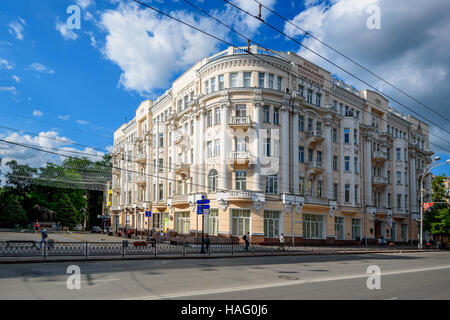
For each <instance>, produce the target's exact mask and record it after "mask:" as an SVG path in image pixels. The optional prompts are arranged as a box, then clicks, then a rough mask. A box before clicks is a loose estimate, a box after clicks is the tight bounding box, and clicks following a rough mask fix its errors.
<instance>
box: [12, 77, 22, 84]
mask: <svg viewBox="0 0 450 320" xmlns="http://www.w3.org/2000/svg"><path fill="white" fill-rule="evenodd" d="M12 78H13V79H14V81H16V82H17V83H19V82H20V78H19V77H18V76H12Z"/></svg>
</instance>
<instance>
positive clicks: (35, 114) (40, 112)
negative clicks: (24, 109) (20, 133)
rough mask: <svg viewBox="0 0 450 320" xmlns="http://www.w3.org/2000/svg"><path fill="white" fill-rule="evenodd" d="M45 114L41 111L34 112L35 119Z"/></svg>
mask: <svg viewBox="0 0 450 320" xmlns="http://www.w3.org/2000/svg"><path fill="white" fill-rule="evenodd" d="M43 115H44V114H43V113H42V111H41V110H33V116H35V117H42V116H43Z"/></svg>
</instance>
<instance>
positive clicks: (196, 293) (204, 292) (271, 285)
mask: <svg viewBox="0 0 450 320" xmlns="http://www.w3.org/2000/svg"><path fill="white" fill-rule="evenodd" d="M444 269H450V265H447V266H440V267H430V268H420V269H410V270H398V271H391V272H382V273H381V276H389V275H396V274H403V273H413V272H425V271H433V270H444ZM367 277H369V274H367V273H364V274H358V275H351V276H334V277H326V278H317V279H310V280H293V281H291V282H276V283H267V284H260V285H252V286H241V287H231V288H221V289H211V290H202V291H187V292H178V293H170V294H162V295H158V296H156V295H153V296H146V297H136V298H126V299H123V300H159V299H173V298H181V297H189V296H199V295H208V294H218V293H228V292H236V291H247V290H257V289H267V288H275V287H285V286H292V285H299V284H305V283H316V282H326V281H337V280H348V279H358V278H367Z"/></svg>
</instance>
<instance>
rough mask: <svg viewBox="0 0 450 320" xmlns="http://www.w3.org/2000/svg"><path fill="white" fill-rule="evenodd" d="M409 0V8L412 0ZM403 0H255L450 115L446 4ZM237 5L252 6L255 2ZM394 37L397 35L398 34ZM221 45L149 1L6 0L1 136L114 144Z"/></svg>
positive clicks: (203, 22) (219, 13) (236, 18)
mask: <svg viewBox="0 0 450 320" xmlns="http://www.w3.org/2000/svg"><path fill="white" fill-rule="evenodd" d="M190 1H191V2H193V3H194V4H196V5H197V6H199V7H201V8H202V9H204V10H206V11H208V12H210V13H211V14H213V15H215V16H216V17H218V18H220V19H221V20H222V21H224V22H225V23H228V24H230V25H232V26H233V27H235V28H236V29H238V30H239V31H241V32H243V33H244V34H246V35H248V36H249V37H250V38H252V39H254V40H255V41H257V42H259V43H260V44H262V45H264V46H267V47H270V48H272V49H276V50H283V51H294V52H297V53H299V54H302V55H304V56H305V57H306V58H308V59H311V60H312V61H313V62H316V63H318V64H319V65H321V66H323V67H324V68H326V69H329V70H331V71H332V72H333V73H335V74H337V75H338V76H339V77H340V78H342V79H344V80H345V81H346V82H347V83H349V84H352V85H354V86H355V87H356V88H358V89H362V88H365V87H366V86H364V85H362V84H361V83H358V81H357V80H355V79H352V78H351V77H349V76H348V75H346V74H342V73H341V72H339V71H338V70H334V69H333V68H332V67H331V66H329V65H327V64H326V63H325V62H323V61H321V60H320V58H318V57H316V56H313V55H311V54H310V53H309V52H307V51H305V50H304V49H301V48H300V47H299V46H298V45H297V44H295V43H294V42H292V41H289V40H288V39H287V38H285V37H283V36H280V35H279V34H277V33H276V32H274V31H273V30H270V29H268V28H267V27H264V26H262V25H261V24H260V23H258V22H256V20H254V19H252V18H251V17H248V16H245V15H244V14H242V13H239V12H237V11H236V10H234V9H232V8H231V7H230V6H228V5H226V4H225V2H223V1H220V0H211V1H198V0H190ZM411 1H412V2H416V5H415V6H411ZM411 1H408V0H399V1H396V3H395V5H391V4H390V2H389V1H387V0H378V1H377V0H339V1H338V0H333V1H327V2H324V1H317V0H307V1H286V0H283V1H281V0H265V1H262V2H264V3H266V4H267V5H269V6H270V7H272V8H274V10H276V11H277V12H278V13H280V14H281V15H283V16H286V17H287V18H289V19H293V21H294V22H295V23H297V24H299V25H301V26H302V27H304V28H305V29H308V30H309V31H311V32H312V33H313V34H315V35H317V36H318V37H320V38H321V39H323V40H325V41H326V42H327V43H330V44H331V45H333V46H335V47H336V48H338V49H339V50H342V51H343V52H344V53H346V54H348V55H349V56H351V57H352V58H354V59H356V60H358V61H360V62H361V63H363V64H364V65H365V66H367V67H369V68H370V69H371V70H373V71H375V72H377V73H378V74H380V75H382V76H383V77H385V78H386V79H388V80H389V81H391V82H393V83H394V84H396V85H398V86H399V87H401V88H402V89H404V90H406V91H407V92H409V93H411V94H412V95H414V96H415V97H417V98H419V99H421V101H423V102H425V103H426V104H427V105H429V106H430V107H432V108H433V109H434V110H437V111H439V112H440V113H442V114H445V115H446V116H447V117H450V115H449V113H450V112H449V109H450V108H449V106H448V101H450V99H449V98H450V96H449V92H450V87H449V86H450V85H449V83H450V81H448V80H449V78H450V66H449V60H450V59H448V58H449V57H450V44H449V43H450V41H447V40H448V39H447V38H445V37H447V36H445V35H439V34H436V33H433V30H437V29H438V28H439V29H440V30H446V29H447V28H449V30H450V24H448V22H447V24H446V22H445V21H446V20H448V19H445V18H446V17H445V13H446V12H449V11H448V10H447V9H449V5H448V1H441V0H436V1H434V4H433V5H425V4H423V2H422V1H418V0H411ZM144 2H146V3H148V4H150V5H152V6H155V7H157V8H159V9H161V10H163V11H166V12H170V13H171V14H173V15H175V16H177V17H179V18H181V19H183V20H185V21H189V22H191V23H194V24H196V25H197V26H200V27H201V28H202V29H205V30H208V31H210V32H212V33H214V34H215V35H217V36H219V37H221V38H225V39H226V40H227V41H230V42H232V43H235V44H237V45H245V44H246V42H245V41H244V40H243V39H241V38H239V37H238V36H236V35H234V34H232V33H231V32H229V31H228V30H226V29H225V28H223V27H221V26H218V25H217V24H216V23H215V22H214V21H212V20H210V19H208V18H206V17H204V16H202V15H201V14H199V13H198V12H197V11H195V9H193V8H192V7H190V6H188V5H187V4H186V3H185V2H184V1H183V0H177V1H175V0H169V1H144ZM233 2H234V3H236V4H237V5H239V6H241V7H243V8H245V9H247V10H250V11H252V12H253V13H255V14H256V13H257V6H256V3H255V2H254V1H253V0H234V1H233ZM73 4H76V5H78V6H79V7H80V8H81V29H80V30H73V31H72V30H67V29H66V28H65V27H64V26H65V22H66V20H67V18H68V17H69V15H68V14H67V13H66V10H67V8H68V6H70V5H73ZM374 4H375V5H377V6H379V7H380V8H381V23H382V28H381V30H369V29H368V28H367V27H366V20H367V18H368V17H369V14H368V13H367V8H368V7H369V6H370V5H374ZM402 10H403V11H402ZM400 11H402V12H406V11H410V15H411V17H413V18H414V19H415V23H414V24H411V20H409V21H408V20H407V19H404V17H403V15H402V16H401V17H400V16H398V12H400ZM263 16H264V18H265V19H267V20H268V21H269V22H270V23H271V24H274V25H277V26H278V27H279V28H280V29H283V30H285V31H286V32H287V33H289V34H290V35H292V36H295V37H296V38H297V39H298V40H299V41H304V42H303V43H304V44H306V45H308V46H309V47H311V48H314V49H315V50H316V51H318V52H319V53H321V54H323V55H325V56H327V57H329V58H330V59H335V60H334V61H336V62H337V63H339V64H341V65H342V66H345V67H346V68H348V69H349V70H351V71H352V72H355V73H356V74H358V75H362V76H364V79H366V80H367V81H369V82H371V83H373V84H374V85H376V86H377V87H379V88H380V89H382V90H384V91H386V92H388V93H389V94H391V95H393V96H395V97H396V98H399V99H400V100H401V101H402V102H405V103H407V104H408V106H411V108H413V109H414V110H417V111H418V112H420V113H422V114H425V113H427V116H428V115H429V112H428V111H427V110H424V109H423V107H422V106H419V105H418V104H416V103H414V102H412V101H411V100H409V99H407V98H406V97H404V96H402V95H401V94H399V93H398V92H396V91H394V90H392V89H391V88H389V87H386V85H385V84H384V83H380V82H379V81H378V80H377V79H374V78H373V77H370V76H368V75H367V74H363V73H362V72H361V70H358V69H357V68H356V67H354V66H352V65H351V64H349V62H348V61H345V60H342V58H341V57H336V56H335V55H334V54H333V53H332V52H327V50H326V48H324V47H323V46H320V45H319V44H318V43H315V42H313V40H312V39H304V38H303V37H302V35H301V34H300V33H299V32H298V31H297V30H293V29H292V28H290V27H289V26H286V25H285V23H284V22H283V21H282V20H280V19H279V18H277V17H274V16H273V15H270V13H269V12H267V11H264V10H263ZM430 17H433V18H432V19H431V18H430ZM413 18H411V19H413ZM415 24H420V25H421V28H422V29H426V30H429V31H430V32H429V33H427V34H425V35H421V33H420V32H416V33H414V30H411V28H413V25H415ZM408 25H409V28H407V26H408ZM411 32H413V34H414V35H415V37H414V38H413V37H411V36H410V34H411ZM447 34H448V33H447ZM430 35H431V36H430ZM399 37H400V39H402V40H396V39H399ZM433 37H435V39H434V38H433ZM442 37H444V38H442ZM392 38H393V39H392ZM349 39H352V41H350V40H349ZM380 39H381V40H380ZM355 40H358V41H355ZM434 41H440V42H441V43H442V45H441V46H440V50H433V48H434V46H433V43H434ZM374 42H375V43H376V44H373V43H374ZM225 47H226V46H225V45H224V44H221V43H219V42H217V41H216V40H213V39H209V38H207V37H205V36H203V35H201V34H199V33H198V32H194V31H192V30H188V28H186V27H182V26H180V25H179V24H177V23H174V22H171V21H169V20H168V19H166V18H163V17H161V16H158V15H155V14H154V13H153V12H151V11H149V9H144V8H141V7H139V8H138V7H137V6H135V5H134V4H133V3H132V2H131V1H117V0H58V1H54V0H44V1H35V0H22V1H20V2H18V1H6V2H4V3H2V6H1V8H0V119H1V120H0V126H3V128H2V127H0V138H9V139H11V140H13V141H17V142H29V143H33V144H36V145H40V146H48V147H55V148H61V147H65V148H69V147H70V148H76V149H78V150H83V151H86V152H90V153H96V152H97V150H94V149H86V148H85V147H81V146H73V145H70V144H63V143H57V142H56V141H54V142H53V144H52V143H51V140H50V139H46V138H43V137H53V138H57V139H63V140H67V141H72V142H76V143H78V144H82V145H86V146H89V147H92V148H98V149H100V150H103V151H106V150H107V149H108V148H109V147H110V146H111V145H112V134H113V132H114V130H115V129H116V128H118V127H119V126H120V125H121V124H122V123H123V122H124V121H125V119H130V118H132V117H133V115H134V111H135V109H136V108H137V106H138V105H139V103H140V102H141V101H142V100H144V99H146V98H156V97H157V96H158V95H160V94H161V93H163V92H164V91H165V90H166V89H168V87H169V85H170V83H171V81H173V79H175V78H176V77H177V76H178V75H180V74H181V73H182V72H183V71H184V70H186V69H187V68H189V66H191V65H192V64H193V63H195V62H196V61H198V60H200V59H201V58H203V57H205V56H207V55H210V54H213V53H214V52H217V51H220V50H222V49H224V48H225ZM436 51H439V52H436ZM430 52H431V55H430ZM436 81H439V82H437V83H438V85H436V83H435V82H436ZM444 83H445V85H440V84H444ZM436 88H437V89H436ZM393 106H395V107H396V108H398V109H400V110H401V111H404V112H405V113H410V112H408V111H407V110H402V108H401V107H400V106H396V105H395V104H393ZM12 114H14V115H12ZM18 116H21V117H18ZM430 117H431V116H430ZM432 120H433V121H436V123H437V124H438V125H439V126H441V127H443V128H444V129H446V130H449V131H450V125H449V124H448V123H447V122H446V121H445V120H443V119H442V118H439V117H436V116H433V117H432ZM4 127H9V128H15V129H20V130H25V131H29V132H32V133H37V134H40V138H36V137H33V136H28V137H27V134H26V133H25V132H19V133H17V132H16V133H14V131H11V130H7V129H5V128H4ZM432 133H433V135H434V136H433V137H432V141H433V142H434V143H435V144H436V145H439V146H440V148H443V149H445V150H446V151H448V150H450V143H449V141H448V138H447V137H448V135H446V134H443V131H442V130H441V129H440V128H438V127H433V128H432ZM45 141H47V142H45ZM434 149H435V151H436V152H438V153H439V155H440V156H441V157H442V158H443V159H447V158H449V156H448V154H444V151H443V150H442V149H439V148H437V147H434ZM446 151H445V152H446ZM449 167H450V166H448V165H444V166H441V167H440V168H439V170H436V173H441V172H445V173H446V174H447V175H449V176H450V168H449Z"/></svg>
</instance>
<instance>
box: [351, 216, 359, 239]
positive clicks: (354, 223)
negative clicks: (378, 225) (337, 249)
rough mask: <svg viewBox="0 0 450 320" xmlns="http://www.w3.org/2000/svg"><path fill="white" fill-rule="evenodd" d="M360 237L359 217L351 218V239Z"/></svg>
mask: <svg viewBox="0 0 450 320" xmlns="http://www.w3.org/2000/svg"><path fill="white" fill-rule="evenodd" d="M360 239H361V219H352V240H360Z"/></svg>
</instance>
